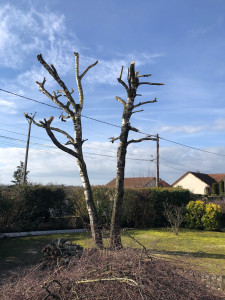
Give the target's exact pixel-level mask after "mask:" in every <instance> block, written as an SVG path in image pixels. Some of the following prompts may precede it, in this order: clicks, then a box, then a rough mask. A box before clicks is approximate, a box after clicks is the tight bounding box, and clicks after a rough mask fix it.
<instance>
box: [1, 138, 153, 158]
mask: <svg viewBox="0 0 225 300" xmlns="http://www.w3.org/2000/svg"><path fill="white" fill-rule="evenodd" d="M0 138H4V139H7V140H15V141H19V142H23V143H26V141H25V140H21V139H16V138H12V137H8V136H4V135H0ZM32 144H34V145H40V146H44V147H50V148H55V146H51V145H44V144H39V143H32ZM56 149H57V148H56ZM84 154H89V155H95V156H103V157H113V158H115V156H112V155H107V154H98V153H91V152H84ZM127 159H128V160H138V161H154V159H151V160H150V159H141V158H131V157H127Z"/></svg>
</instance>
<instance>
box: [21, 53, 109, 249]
mask: <svg viewBox="0 0 225 300" xmlns="http://www.w3.org/2000/svg"><path fill="white" fill-rule="evenodd" d="M74 56H75V73H76V83H77V89H78V93H79V101H78V103H76V102H75V100H74V98H73V97H72V93H73V92H74V91H73V89H72V91H71V92H69V90H68V88H67V87H66V85H65V83H64V82H63V81H62V80H61V78H60V77H59V75H58V73H57V71H56V69H55V67H54V66H53V65H52V64H50V65H48V64H47V63H46V62H45V60H44V59H43V57H42V55H41V54H39V55H38V56H37V59H38V61H39V62H40V63H41V64H42V65H43V67H44V68H45V69H46V70H47V71H48V72H49V74H50V75H51V76H52V77H53V78H54V79H55V81H56V82H57V83H58V84H59V86H60V88H61V90H57V92H52V93H50V92H48V91H47V90H46V88H45V82H46V79H45V78H44V79H43V81H42V82H38V81H37V82H36V84H37V85H38V86H39V88H40V91H41V92H42V93H43V94H45V95H46V96H47V97H48V98H50V99H51V100H52V101H53V102H54V103H55V104H57V105H58V106H59V107H60V108H61V109H62V111H63V112H64V114H65V115H63V113H62V115H61V120H62V121H64V122H65V121H66V119H68V118H70V119H71V120H72V122H73V127H74V137H72V136H71V135H69V134H68V133H67V132H65V131H64V130H62V129H59V128H56V127H52V125H51V124H52V121H53V120H54V117H53V116H52V117H50V118H49V120H46V119H44V121H39V122H36V121H35V120H33V123H34V124H35V125H37V126H39V127H42V128H44V129H45V130H46V132H47V134H48V135H49V137H50V138H51V140H52V142H53V143H54V144H55V145H56V146H57V147H58V148H59V149H61V150H62V151H64V152H66V153H68V154H70V155H72V156H73V157H75V158H76V161H77V165H78V168H79V172H80V177H81V181H82V185H83V188H84V194H85V201H86V205H87V210H88V214H89V218H90V225H91V232H92V238H93V242H94V246H96V247H98V248H102V246H103V243H102V234H101V230H100V228H99V224H98V215H97V210H96V207H95V204H94V201H93V194H92V189H91V185H90V181H89V177H88V173H87V168H86V164H85V161H84V157H83V150H82V145H83V143H84V142H85V140H83V139H82V124H81V111H82V109H83V104H84V96H83V89H82V84H81V80H82V78H83V77H84V76H85V74H86V73H87V72H88V71H89V70H90V69H91V68H93V67H94V66H95V65H96V64H97V63H98V61H96V62H95V63H93V64H92V65H90V66H89V67H87V68H86V69H85V71H84V72H83V73H82V74H81V75H80V74H79V53H76V52H74ZM61 96H65V98H66V99H67V101H66V103H65V102H64V101H60V100H59V98H60V97H61ZM25 116H26V117H27V118H31V117H30V116H28V114H25ZM54 131H56V132H59V133H61V134H62V135H64V136H66V138H67V139H68V142H67V143H66V144H65V145H63V144H62V143H60V142H59V140H58V139H57V138H56V136H55V135H54V133H53V132H54ZM66 145H71V146H72V147H73V149H71V148H68V147H66Z"/></svg>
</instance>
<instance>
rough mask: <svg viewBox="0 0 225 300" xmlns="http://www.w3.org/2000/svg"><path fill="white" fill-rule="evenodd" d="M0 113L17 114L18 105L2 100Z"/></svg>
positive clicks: (0, 100) (0, 101)
mask: <svg viewBox="0 0 225 300" xmlns="http://www.w3.org/2000/svg"><path fill="white" fill-rule="evenodd" d="M0 111H1V112H2V113H3V114H4V113H7V114H12V115H13V114H16V113H17V110H16V104H15V103H14V102H11V101H7V100H2V99H0Z"/></svg>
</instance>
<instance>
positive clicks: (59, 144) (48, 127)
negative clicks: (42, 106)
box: [45, 117, 80, 159]
mask: <svg viewBox="0 0 225 300" xmlns="http://www.w3.org/2000/svg"><path fill="white" fill-rule="evenodd" d="M51 118H53V117H51ZM51 118H50V119H49V120H48V121H47V122H46V123H45V129H46V131H47V134H48V136H49V137H50V139H51V140H52V142H53V143H54V144H55V145H56V147H58V148H59V149H61V150H62V151H64V152H67V153H69V154H70V155H72V156H74V157H76V158H78V159H80V155H79V154H77V153H76V152H74V151H73V150H71V149H70V148H67V147H65V146H64V145H62V144H61V143H60V142H59V141H58V140H57V138H56V137H55V135H54V133H53V132H52V130H55V131H58V132H60V133H63V131H61V130H60V129H58V128H51V127H50V124H51V121H52V120H53V119H52V120H51Z"/></svg>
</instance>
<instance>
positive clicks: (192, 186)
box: [173, 173, 207, 195]
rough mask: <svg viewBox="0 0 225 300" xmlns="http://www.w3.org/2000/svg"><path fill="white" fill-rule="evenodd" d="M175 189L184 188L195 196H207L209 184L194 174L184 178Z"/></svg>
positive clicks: (175, 185)
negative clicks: (206, 189)
mask: <svg viewBox="0 0 225 300" xmlns="http://www.w3.org/2000/svg"><path fill="white" fill-rule="evenodd" d="M173 186H174V187H179V186H180V187H182V188H184V189H188V190H189V191H191V192H192V193H193V194H202V195H204V194H205V188H206V187H207V184H206V183H204V182H203V181H201V180H200V179H198V178H197V177H195V176H194V175H193V174H190V173H189V174H187V175H186V176H185V177H184V178H182V179H181V180H180V181H178V182H177V183H176V184H174V185H173Z"/></svg>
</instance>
